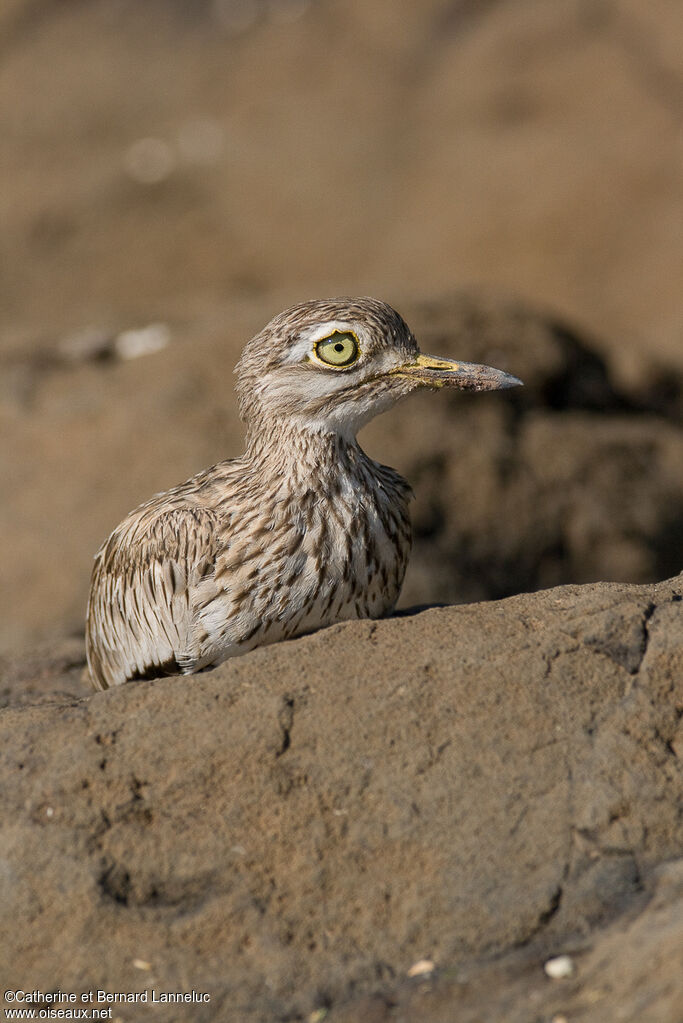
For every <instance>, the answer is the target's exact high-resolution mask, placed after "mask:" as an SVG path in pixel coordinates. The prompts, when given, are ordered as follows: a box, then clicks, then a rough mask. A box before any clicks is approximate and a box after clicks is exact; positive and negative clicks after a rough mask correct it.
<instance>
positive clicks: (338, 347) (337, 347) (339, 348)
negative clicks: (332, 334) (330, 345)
mask: <svg viewBox="0 0 683 1023" xmlns="http://www.w3.org/2000/svg"><path fill="white" fill-rule="evenodd" d="M334 350H335V352H343V351H344V345H343V344H342V343H341V341H337V343H336V345H335V346H334Z"/></svg>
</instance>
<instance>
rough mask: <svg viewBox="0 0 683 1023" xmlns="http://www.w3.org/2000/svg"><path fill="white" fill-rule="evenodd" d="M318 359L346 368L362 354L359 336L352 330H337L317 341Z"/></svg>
mask: <svg viewBox="0 0 683 1023" xmlns="http://www.w3.org/2000/svg"><path fill="white" fill-rule="evenodd" d="M313 352H314V355H315V357H316V359H318V360H319V361H320V362H324V363H325V365H327V366H333V367H334V368H335V369H344V368H345V367H346V366H350V365H351V364H352V363H354V362H355V361H356V359H357V358H358V356H359V355H360V346H359V344H358V338H357V337H356V335H355V334H352V333H351V331H345V332H343V333H342V331H339V330H335V332H334V334H330V336H329V337H324V338H322V339H321V340H320V341H318V342H316V345H315V348H314V349H313Z"/></svg>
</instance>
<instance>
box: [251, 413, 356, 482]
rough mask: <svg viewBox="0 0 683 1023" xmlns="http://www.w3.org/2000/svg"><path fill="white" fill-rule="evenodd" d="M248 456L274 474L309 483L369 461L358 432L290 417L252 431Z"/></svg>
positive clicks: (255, 464) (260, 467) (263, 468)
mask: <svg viewBox="0 0 683 1023" xmlns="http://www.w3.org/2000/svg"><path fill="white" fill-rule="evenodd" d="M245 458H246V460H247V461H248V462H249V463H250V465H251V466H252V467H254V468H257V469H261V470H266V471H267V472H268V474H270V475H272V476H274V477H277V476H279V477H283V478H288V479H291V481H292V482H293V483H294V484H295V486H296V485H297V484H303V485H307V483H308V482H309V481H310V480H311V479H314V480H316V481H320V480H321V478H324V477H325V476H326V475H327V474H328V473H334V474H336V475H338V474H339V473H340V472H342V473H343V472H344V470H345V469H348V470H350V471H353V469H354V467H355V466H356V465H357V464H358V463H359V462H366V461H368V459H367V456H366V455H365V453H364V452H363V450H362V449H361V447H360V445H359V444H358V441H357V440H356V438H355V436H348V435H343V434H341V433H337V432H334V431H328V430H321V429H316V428H311V427H309V426H300V425H299V424H297V423H296V422H292V421H291V420H280V421H274V422H272V423H270V424H269V426H268V428H267V429H264V428H259V430H258V431H253V432H252V431H250V432H249V434H248V437H247V449H246V452H245Z"/></svg>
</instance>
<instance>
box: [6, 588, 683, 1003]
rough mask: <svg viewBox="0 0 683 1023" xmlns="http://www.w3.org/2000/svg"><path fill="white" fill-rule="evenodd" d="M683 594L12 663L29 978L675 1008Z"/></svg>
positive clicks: (13, 769)
mask: <svg viewBox="0 0 683 1023" xmlns="http://www.w3.org/2000/svg"><path fill="white" fill-rule="evenodd" d="M682 599H683V576H679V577H678V578H677V579H674V580H671V581H670V582H669V583H662V584H660V585H658V586H652V587H635V586H626V585H619V584H611V585H608V584H596V585H586V586H583V587H578V586H572V587H562V588H559V589H552V590H548V591H545V592H542V593H537V594H532V595H523V596H518V597H513V598H509V599H508V600H506V601H502V602H491V603H487V604H478V605H470V606H461V607H451V608H436V609H432V610H428V611H424V612H422V613H419V614H407V615H406V616H404V617H402V618H394V619H390V620H386V621H382V622H354V623H350V624H346V625H341V626H334V627H332V628H331V629H328V630H324V631H322V632H319V633H317V634H315V635H313V636H309V637H305V638H303V639H300V640H296V641H292V642H289V643H283V644H279V645H275V646H273V647H269V648H264V649H261V650H258V651H254V652H253V653H251V654H248V655H247V656H245V657H244V658H240V659H237V660H234V661H232V662H228V663H226V664H225V665H223V666H221V667H220V668H218V669H216V670H215V671H214V672H210V673H207V674H204V675H198V676H195V677H193V678H192V679H183V678H175V679H167V680H159V681H157V682H153V683H131V684H129V685H126V686H122V687H119V688H118V689H115V690H110V691H108V692H106V693H102V694H96V695H92V694H91V695H86V693H85V691H83V690H82V689H81V688H80V683H79V682H78V677H79V676H78V671H79V664H78V661H79V657H78V652H79V651H78V648H76V649H73V650H69V649H66V648H65V649H64V650H62V651H61V652H58V653H57V655H53V659H52V661H50V660H49V659H48V658H46V659H45V660H44V661H43V663H42V667H40V661H39V660H38V661H36V662H35V663H34V664H33V665H32V666H31V671H30V675H31V681H30V682H29V683H28V685H18V686H17V680H16V672H15V671H9V672H8V673H5V675H4V677H3V684H4V686H5V689H6V692H5V698H6V700H7V702H8V706H7V707H6V709H5V710H4V711H3V713H2V715H0V729H1V730H2V738H1V741H0V777H1V778H2V785H1V791H2V811H1V812H2V817H1V819H2V821H3V828H2V833H1V835H0V880H1V883H2V896H1V904H2V906H3V914H2V920H1V923H0V927H1V931H0V947H1V948H2V949H3V950H4V953H3V960H4V961H3V965H2V970H1V971H0V981H1V982H2V986H3V987H13V988H17V987H23V988H26V989H28V988H30V989H34V988H38V989H40V990H42V991H45V992H49V991H52V990H55V989H61V990H66V991H75V992H81V991H84V990H85V991H88V990H98V989H102V990H106V991H112V992H117V991H123V992H135V991H143V990H145V989H148V990H151V989H155V990H157V991H178V990H180V991H190V990H192V989H194V990H196V991H204V992H208V993H209V994H210V996H211V1001H210V1002H209V1003H208V1004H202V1005H198V1006H197V1005H193V1006H191V1007H189V1008H184V1009H183V1010H181V1009H179V1008H178V1006H176V1005H174V1006H172V1007H171V1008H170V1009H169V1008H168V1007H163V1006H162V1007H161V1008H159V1007H157V1011H156V1012H154V1018H155V1019H160V1020H169V1021H171V1020H179V1019H196V1020H217V1019H222V1020H235V1021H245V1023H246V1021H251V1020H254V1021H256V1020H292V1021H293V1020H309V1019H311V1018H313V1019H315V1018H322V1015H325V1013H324V1012H322V1010H326V1011H327V1015H325V1018H326V1019H327V1018H328V1017H329V1019H330V1020H346V1021H351V1020H363V1021H365V1020H378V1021H379V1020H382V1021H384V1020H387V1021H389V1020H392V1021H395V1020H411V1021H412V1020H430V1021H448V1020H455V1019H457V1020H464V1021H467V1023H469V1021H472V1023H474V1021H475V1020H482V1019H486V1020H497V1019H500V1020H505V1021H511V1023H516V1021H519V1023H523V1021H528V1020H530V1019H533V1020H539V1021H546V1020H547V1021H550V1020H551V1019H556V1020H557V1019H559V1018H561V1017H562V1016H564V1017H566V1018H567V1019H570V1020H576V1021H582V1023H585V1021H598V1020H601V1021H602V1020H628V1021H633V1023H636V1021H638V1023H646V1021H647V1023H655V1021H657V1023H660V1021H661V1023H674V1021H676V1020H678V1019H680V1007H681V1004H683V974H682V973H681V970H680V952H681V947H682V945H683V912H682V910H683V859H682V858H681V849H682V842H683V817H682V815H681V807H682V806H683V767H682V765H683V756H682V754H683V615H682V614H681V600H682ZM557 954H569V955H570V956H571V957H572V961H573V963H574V965H575V972H574V974H573V975H572V976H571V977H568V978H566V979H564V980H551V979H549V978H548V977H547V976H545V974H544V972H543V964H544V962H545V961H546V960H547V959H548V958H549V957H553V956H555V955H557ZM425 958H426V959H428V960H430V961H431V962H433V963H434V964H435V967H436V970H435V972H434V975H433V976H431V977H429V978H428V979H425V978H424V977H422V978H421V979H420V978H418V979H414V980H410V979H408V978H407V972H408V971H409V969H410V968H411V966H412V965H413V964H415V963H416V962H418V961H420V960H421V959H425ZM136 963H137V965H136ZM140 963H142V964H143V965H142V967H141V966H140ZM148 1011H151V1010H147V1009H141V1007H140V1006H139V1005H138V1006H126V1005H121V1006H117V1007H116V1009H115V1016H116V1017H117V1018H119V1019H121V1020H128V1019H130V1020H138V1019H146V1018H148V1017H147V1014H146V1013H147V1012H148ZM316 1012H318V1016H317V1017H316V1016H312V1014H314V1013H316ZM321 1012H322V1015H321ZM677 1014H678V1015H677Z"/></svg>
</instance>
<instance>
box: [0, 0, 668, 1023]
mask: <svg viewBox="0 0 683 1023" xmlns="http://www.w3.org/2000/svg"><path fill="white" fill-rule="evenodd" d="M682 45H683V6H681V4H680V3H679V0H656V2H655V3H652V2H645V0H590V2H586V0H568V2H566V3H564V4H548V3H546V2H544V0H485V2H484V0H482V2H480V3H471V2H467V0H427V2H424V3H418V2H417V0H398V2H396V0H392V2H389V0H351V2H344V3H341V2H339V0H317V2H314V0H239V2H238V0H196V2H190V0H146V2H145V3H144V4H140V3H139V2H137V0H69V2H64V0H5V2H4V3H3V4H2V5H1V6H0V134H1V137H2V145H1V146H0V433H1V435H2V444H1V445H0V480H2V493H1V495H0V537H1V538H2V573H1V578H2V586H1V587H0V705H1V706H2V707H3V708H4V709H3V710H2V711H0V730H2V733H3V740H2V744H1V745H0V757H1V758H2V769H1V773H0V799H1V800H2V803H3V810H2V816H1V817H0V885H1V886H2V889H3V895H2V897H1V898H0V929H1V934H0V980H2V982H3V984H6V985H7V986H14V987H19V986H23V987H25V988H27V989H28V988H33V987H37V986H42V987H43V988H44V989H45V988H47V989H50V988H51V987H61V988H62V989H63V990H64V989H69V988H70V987H71V988H73V990H80V989H82V988H89V987H91V986H93V985H95V986H96V985H101V986H105V987H109V989H110V990H122V991H127V990H131V991H132V990H142V989H143V988H149V989H151V988H152V987H156V988H157V989H166V990H190V989H191V988H193V987H194V988H195V989H200V988H202V986H203V985H204V986H205V989H206V990H207V991H209V992H210V994H211V1002H210V1003H209V1004H208V1005H206V1006H193V1007H192V1008H191V1009H190V1010H188V1011H187V1016H186V1017H181V1016H179V1015H178V1010H177V1008H176V1009H175V1014H174V1012H172V1011H170V1010H169V1011H165V1010H159V1009H157V1011H156V1012H155V1013H154V1015H155V1017H156V1018H158V1019H169V1020H175V1019H179V1018H187V1019H197V1020H204V1019H206V1020H214V1019H215V1020H223V1019H228V1020H231V1021H232V1020H235V1021H236V1023H239V1021H241V1020H245V1021H249V1020H252V1019H253V1020H264V1021H270V1020H278V1019H280V1020H305V1021H307V1023H308V1021H309V1020H311V1023H319V1021H320V1020H321V1019H322V1017H323V1014H325V1019H326V1020H330V1021H345V1023H352V1021H353V1023H355V1021H360V1020H362V1021H364V1023H365V1021H368V1023H372V1021H373V1020H377V1021H385V1020H386V1021H389V1020H391V1021H394V1023H396V1021H399V1020H401V1021H403V1020H405V1021H410V1023H413V1021H415V1023H441V1021H444V1023H445V1021H449V1023H450V1021H451V1020H454V1019H457V1021H458V1023H460V1021H463V1023H475V1021H477V1023H478V1021H483V1020H485V1021H486V1023H497V1021H499V1020H500V1021H505V1023H508V1021H511V1023H517V1021H519V1023H552V1021H555V1023H564V1020H565V1019H566V1021H567V1023H575V1021H576V1023H598V1021H600V1023H604V1021H605V1020H607V1021H609V1023H612V1021H613V1020H615V1021H616V1020H626V1021H632V1023H682V1021H683V1014H682V1013H681V1010H680V1006H681V1004H683V989H682V983H681V970H680V962H681V955H680V949H681V947H683V867H682V863H683V861H682V860H681V857H682V856H683V841H682V839H683V834H682V832H681V826H682V824H681V822H682V811H681V807H682V806H683V788H682V785H681V766H680V765H681V758H682V756H683V753H682V749H683V739H682V738H681V731H680V720H681V714H682V711H683V708H682V704H683V696H682V693H681V685H682V684H683V682H682V680H683V635H682V630H683V611H682V610H681V604H680V595H681V591H682V590H683V584H682V583H681V578H680V576H678V578H677V579H673V577H676V576H677V574H678V573H680V571H681V567H682V566H683V429H682V427H683V329H682V324H683V315H682V314H683V291H682V289H681V280H683V175H682V174H681V165H682V158H683V134H681V130H680V128H681V122H682V121H683V74H682V73H681V65H680V53H681V46H682ZM331 294H375V295H377V296H379V297H382V298H385V299H386V300H388V301H390V302H392V303H393V304H394V305H396V306H397V308H398V309H399V310H400V311H401V312H402V313H403V314H404V316H405V317H406V319H407V320H408V322H409V324H410V325H411V327H412V328H413V329H414V331H415V333H416V335H417V336H418V338H419V340H420V342H421V345H422V348H423V350H424V351H427V352H431V353H433V354H444V355H452V356H456V357H458V358H463V359H468V360H471V361H483V362H488V363H491V364H493V365H497V366H500V367H501V368H503V369H506V370H509V371H511V372H513V373H515V374H516V375H518V376H520V377H522V378H523V379H524V382H525V387H524V389H523V390H520V391H517V392H509V393H506V394H504V395H477V396H472V397H468V396H458V395H453V396H451V395H444V394H439V395H425V396H423V397H420V398H419V399H414V400H413V401H412V403H407V404H405V405H403V406H401V407H399V408H397V409H396V410H395V411H393V412H391V413H389V414H387V415H386V416H383V417H381V418H380V419H379V420H377V421H376V422H375V423H373V424H371V426H370V427H368V429H367V430H366V431H364V433H363V436H362V438H361V440H362V443H363V445H364V447H365V448H366V449H367V450H368V452H369V453H370V454H372V455H373V456H375V457H377V458H379V459H380V460H382V461H385V462H387V463H389V464H391V465H394V466H396V467H397V468H398V469H399V470H400V471H402V472H403V473H404V475H406V476H407V478H408V479H409V480H410V481H411V483H412V484H413V486H414V488H415V492H416V499H415V503H414V505H413V518H414V525H415V543H414V552H413V557H412V561H411V565H410V568H409V572H408V577H407V579H406V585H405V587H404V592H403V595H402V601H401V606H402V607H404V608H409V607H411V606H413V607H414V606H415V605H435V604H449V605H452V604H462V602H465V601H485V600H494V601H496V602H495V603H489V604H485V603H484V604H474V605H467V606H457V607H453V606H451V607H443V608H434V607H432V609H430V610H428V611H425V612H423V613H419V614H418V613H417V612H416V611H415V610H414V609H413V611H412V612H410V613H407V614H406V615H405V617H399V618H396V619H392V620H389V621H386V622H382V623H376V624H374V623H373V624H371V623H360V624H353V625H347V626H344V627H342V628H336V629H332V630H328V631H326V632H324V633H321V634H319V635H317V636H313V637H308V638H305V639H303V640H301V641H297V642H295V643H290V644H284V645H282V646H281V647H279V648H273V649H270V650H264V651H256V652H255V653H253V654H251V655H249V656H248V657H247V658H245V659H243V660H241V661H239V662H236V663H233V664H230V665H226V666H224V667H222V668H221V669H219V670H218V671H216V672H214V673H212V674H209V675H205V676H202V677H200V678H197V679H193V680H192V681H191V682H187V681H183V680H179V679H170V680H167V681H165V682H158V683H154V684H151V685H149V684H143V685H132V686H129V687H124V688H123V689H121V690H119V691H117V692H114V693H106V694H100V695H97V696H90V695H88V692H87V689H86V688H85V687H84V684H83V683H82V682H81V680H80V675H81V670H82V664H83V643H82V631H83V624H82V623H83V614H84V606H85V600H86V596H87V585H88V576H89V571H90V565H91V560H92V555H93V553H94V551H95V550H96V548H97V547H98V545H99V543H100V542H101V541H102V539H103V538H104V537H105V536H106V535H107V533H108V531H109V530H110V529H111V528H112V527H113V526H114V525H115V524H116V523H117V521H119V519H120V518H121V517H122V516H123V515H124V514H125V513H126V512H127V511H128V510H129V509H130V508H131V507H133V506H135V505H136V504H138V503H139V502H140V501H141V500H143V499H145V498H147V497H148V496H150V494H151V493H153V492H155V491H157V490H160V489H164V488H166V487H168V486H171V485H173V484H175V483H178V482H180V481H181V480H182V479H184V478H187V477H188V476H190V475H191V474H192V473H194V472H196V471H197V470H198V469H200V468H202V467H204V466H206V465H209V464H211V463H212V462H215V461H217V460H219V459H221V458H225V457H230V456H232V455H235V454H237V453H239V451H240V450H241V437H242V432H241V425H240V423H239V421H238V418H237V413H236V407H235V402H234V398H233V393H232V387H233V377H232V369H233V366H234V364H235V361H236V359H237V357H238V354H239V351H240V348H241V346H242V344H243V342H244V341H245V339H246V338H248V337H249V336H251V335H252V334H253V333H255V332H256V331H257V330H258V329H260V328H261V327H262V326H263V325H264V323H265V322H266V321H267V319H268V318H269V317H270V316H271V315H272V314H274V313H275V312H277V311H279V310H280V309H281V308H283V307H285V306H286V305H289V304H291V303H293V302H296V301H298V300H300V299H302V298H309V297H316V296H318V297H320V296H323V295H331ZM153 323H159V324H161V328H160V332H159V331H157V337H159V336H160V337H161V338H162V341H163V342H167V343H165V346H164V347H162V348H160V350H158V351H156V352H154V353H153V354H149V355H146V356H144V357H140V358H125V357H124V353H125V349H124V348H123V347H122V345H121V334H122V331H125V330H127V329H130V328H140V327H144V326H146V325H148V324H153ZM666 578H671V579H672V581H671V582H670V583H661V584H658V585H655V584H656V583H657V580H661V579H666ZM605 580H607V581H610V580H611V581H612V582H613V583H614V584H620V585H608V584H606V583H605ZM635 583H637V584H642V585H641V586H640V587H637V586H633V585H630V584H635ZM560 584H572V585H571V586H569V587H566V586H562V588H560V589H552V590H549V591H547V592H542V593H536V594H532V595H528V596H513V595H514V594H519V593H521V592H523V591H529V590H538V589H539V588H543V587H551V586H558V585H560ZM575 584H584V585H581V586H577V585H575ZM499 598H510V599H507V600H503V601H502V602H498V599H499ZM20 764H21V765H23V766H21V767H20V766H19V765H20ZM48 810H49V811H51V812H50V813H48ZM561 952H568V953H569V954H570V955H571V956H572V957H573V961H574V966H575V972H574V974H573V975H572V976H571V977H569V978H567V979H565V980H562V981H551V980H550V979H549V978H548V977H546V976H545V974H544V972H543V968H542V967H543V963H544V961H545V960H546V959H547V957H548V956H551V955H555V954H556V953H561ZM423 957H427V958H429V959H432V960H433V961H434V963H435V964H436V971H435V972H434V974H433V976H431V977H424V976H423V977H421V978H420V977H415V978H408V977H407V971H408V970H409V969H410V967H411V966H412V965H413V964H414V963H415V962H416V961H417V960H419V959H420V958H423ZM135 960H140V961H141V962H143V963H149V965H150V969H149V970H144V969H142V970H141V969H139V968H137V967H136V966H135V965H134V961H135ZM153 1011H154V1010H152V1009H151V1007H149V1008H145V1009H144V1010H142V1009H141V1008H140V1007H138V1008H137V1009H135V1008H133V1009H131V1008H130V1007H125V1006H124V1007H121V1006H117V1007H116V1010H115V1013H114V1015H116V1013H119V1017H120V1018H121V1019H131V1020H133V1019H134V1020H138V1019H146V1018H148V1016H149V1015H150V1014H151V1013H152V1012H153ZM316 1013H317V1016H316V1015H315V1014H316ZM311 1014H313V1015H311Z"/></svg>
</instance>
